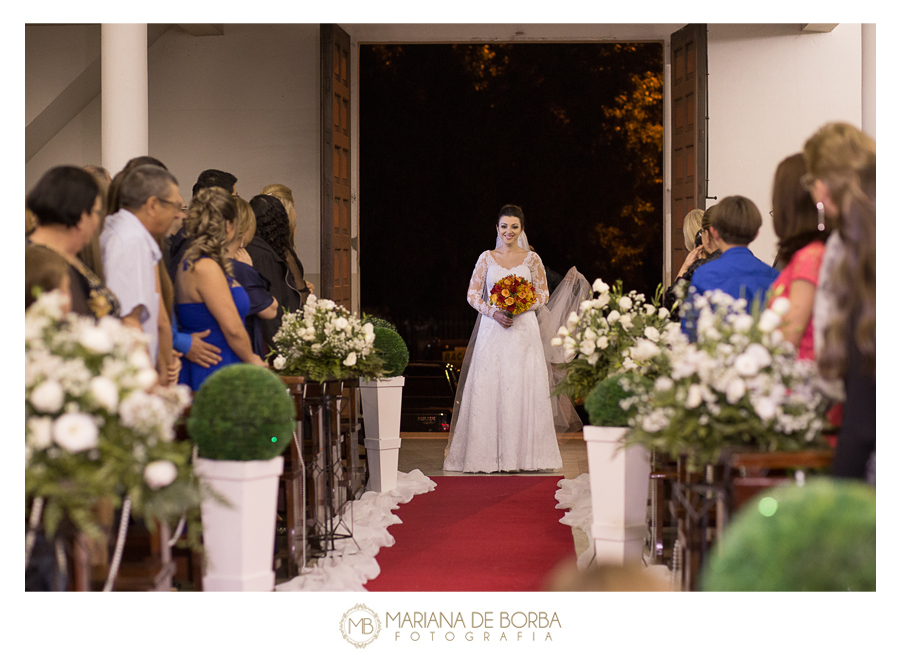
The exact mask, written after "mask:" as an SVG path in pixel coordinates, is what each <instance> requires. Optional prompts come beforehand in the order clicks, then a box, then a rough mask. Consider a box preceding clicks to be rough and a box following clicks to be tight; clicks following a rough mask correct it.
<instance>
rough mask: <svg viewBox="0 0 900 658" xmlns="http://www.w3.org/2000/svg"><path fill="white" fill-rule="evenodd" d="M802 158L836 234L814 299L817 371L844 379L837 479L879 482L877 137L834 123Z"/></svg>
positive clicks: (818, 135)
mask: <svg viewBox="0 0 900 658" xmlns="http://www.w3.org/2000/svg"><path fill="white" fill-rule="evenodd" d="M803 155H804V157H805V159H806V167H807V171H808V174H807V175H806V176H805V178H804V184H805V185H806V187H807V189H808V190H809V194H810V196H811V197H812V198H813V201H815V202H816V206H817V207H818V208H820V209H821V212H822V213H824V215H825V217H826V218H830V219H831V220H833V221H834V222H835V228H836V229H837V230H835V231H834V232H833V233H832V234H831V236H830V237H829V239H828V241H827V243H826V248H825V255H824V257H823V260H822V269H821V272H820V275H819V289H818V290H817V292H816V302H815V305H816V309H815V322H816V334H818V333H819V332H820V331H821V332H822V338H821V340H817V341H816V345H817V347H818V349H817V350H816V355H817V361H818V363H819V370H820V371H821V373H822V374H823V375H825V376H826V377H834V378H839V379H841V380H843V383H844V390H845V400H844V405H843V419H842V423H841V428H840V431H839V433H838V442H837V449H836V451H835V454H834V460H833V462H832V474H833V475H835V476H838V477H851V478H860V479H868V480H869V481H870V482H872V483H874V480H875V475H874V460H875V398H876V393H875V183H876V175H875V140H874V139H872V138H871V137H869V136H868V135H866V134H865V133H863V132H862V131H860V130H859V129H858V128H856V127H854V126H851V125H849V124H846V123H830V124H828V125H826V126H824V127H823V128H821V129H820V130H819V131H818V132H817V133H816V134H815V135H813V136H812V137H810V138H809V140H807V142H806V144H805V145H804V148H803ZM817 338H818V336H817ZM820 344H821V347H819V345H820Z"/></svg>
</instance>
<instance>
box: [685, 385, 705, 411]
mask: <svg viewBox="0 0 900 658" xmlns="http://www.w3.org/2000/svg"><path fill="white" fill-rule="evenodd" d="M701 402H703V387H702V386H700V385H699V384H691V387H690V388H689V389H688V394H687V400H685V402H684V406H685V407H687V408H688V409H696V408H697V407H699V406H700V403H701Z"/></svg>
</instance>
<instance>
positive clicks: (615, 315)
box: [606, 310, 621, 324]
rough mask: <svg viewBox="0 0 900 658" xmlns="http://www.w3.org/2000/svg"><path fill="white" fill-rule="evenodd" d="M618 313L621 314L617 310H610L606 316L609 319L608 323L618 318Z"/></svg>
mask: <svg viewBox="0 0 900 658" xmlns="http://www.w3.org/2000/svg"><path fill="white" fill-rule="evenodd" d="M620 315H621V314H620V313H619V312H618V311H615V310H613V311H611V312H610V314H609V315H607V316H606V319H607V320H608V321H609V323H610V324H612V323H613V322H615V321H616V320H618V319H619V317H620Z"/></svg>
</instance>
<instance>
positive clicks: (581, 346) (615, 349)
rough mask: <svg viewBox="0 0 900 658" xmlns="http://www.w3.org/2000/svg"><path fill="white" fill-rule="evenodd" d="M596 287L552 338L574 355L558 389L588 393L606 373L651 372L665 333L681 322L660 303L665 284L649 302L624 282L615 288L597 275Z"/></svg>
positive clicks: (569, 357)
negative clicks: (674, 320) (624, 288)
mask: <svg viewBox="0 0 900 658" xmlns="http://www.w3.org/2000/svg"><path fill="white" fill-rule="evenodd" d="M592 287H593V291H594V295H595V296H594V298H593V299H589V300H586V301H584V302H582V303H581V308H580V311H581V312H580V314H579V313H575V312H573V313H572V314H570V315H569V318H568V320H567V322H566V325H565V326H564V327H560V328H559V332H558V333H557V335H556V336H555V337H554V338H553V339H552V340H551V344H552V345H554V346H562V347H563V350H564V353H565V357H566V359H567V360H569V362H568V363H567V364H566V365H565V366H563V367H564V368H565V370H566V375H565V377H564V378H563V380H562V381H561V382H560V384H559V385H558V386H557V388H556V390H555V391H554V393H556V394H559V393H562V394H566V395H570V396H572V397H573V398H585V397H586V396H587V394H588V393H589V392H590V391H591V389H593V388H594V386H595V385H596V384H597V383H598V382H600V381H602V380H603V379H605V378H606V377H609V376H612V375H615V374H617V373H620V372H626V371H634V372H635V373H636V374H640V375H647V374H651V373H650V372H649V370H648V369H649V368H651V367H652V365H653V359H654V357H655V356H657V354H658V353H659V347H658V345H659V343H660V341H662V340H663V337H664V332H665V331H666V330H667V327H668V326H669V325H674V326H675V327H677V326H678V325H677V324H674V323H671V322H670V321H669V311H668V310H667V309H666V308H664V307H661V305H660V299H661V296H662V288H661V287H660V288H658V289H657V291H656V295H655V296H654V298H653V300H651V301H649V302H648V301H647V299H646V297H645V295H644V294H643V293H637V292H635V291H634V290H632V291H631V292H629V293H627V294H626V293H623V292H622V282H621V281H617V282H616V283H615V284H614V285H613V286H612V287H610V286H609V285H608V284H606V283H604V282H603V280H601V279H597V280H596V281H594V285H593V286H592Z"/></svg>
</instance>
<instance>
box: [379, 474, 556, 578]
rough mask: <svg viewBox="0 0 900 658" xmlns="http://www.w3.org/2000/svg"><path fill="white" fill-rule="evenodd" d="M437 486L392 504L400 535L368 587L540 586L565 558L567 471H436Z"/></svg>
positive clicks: (384, 552)
mask: <svg viewBox="0 0 900 658" xmlns="http://www.w3.org/2000/svg"><path fill="white" fill-rule="evenodd" d="M432 479H433V480H434V482H435V483H436V484H437V487H436V488H435V490H434V491H430V492H428V493H425V494H421V495H419V496H415V497H413V499H412V500H411V501H410V502H408V503H406V504H404V505H401V506H400V507H399V509H397V510H395V511H394V514H396V515H397V516H398V517H400V519H401V520H402V521H403V523H402V524H396V525H392V526H390V527H389V528H388V532H390V533H391V535H393V537H394V539H395V540H396V543H395V544H394V545H393V546H390V547H385V548H382V549H381V550H380V551H379V552H378V555H376V559H377V560H378V565H379V566H380V567H381V574H380V575H379V576H378V577H377V578H375V579H373V580H370V581H369V582H367V583H366V584H365V588H366V589H367V590H369V591H370V592H406V591H424V592H471V591H497V592H515V591H518V592H534V591H541V590H542V589H544V586H545V581H546V579H547V576H548V574H549V573H550V571H551V570H552V569H553V567H554V566H556V564H557V563H558V562H559V561H560V560H562V559H564V558H569V559H571V558H573V557H574V546H573V543H572V529H571V528H570V527H569V526H565V525H563V524H561V523H560V522H559V520H560V519H561V518H562V517H563V515H564V514H565V510H558V509H556V498H555V497H554V494H555V493H556V490H557V486H556V483H557V482H559V480H560V479H561V476H559V475H556V476H551V477H545V476H514V475H509V476H452V477H451V476H445V477H433V478H432Z"/></svg>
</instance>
